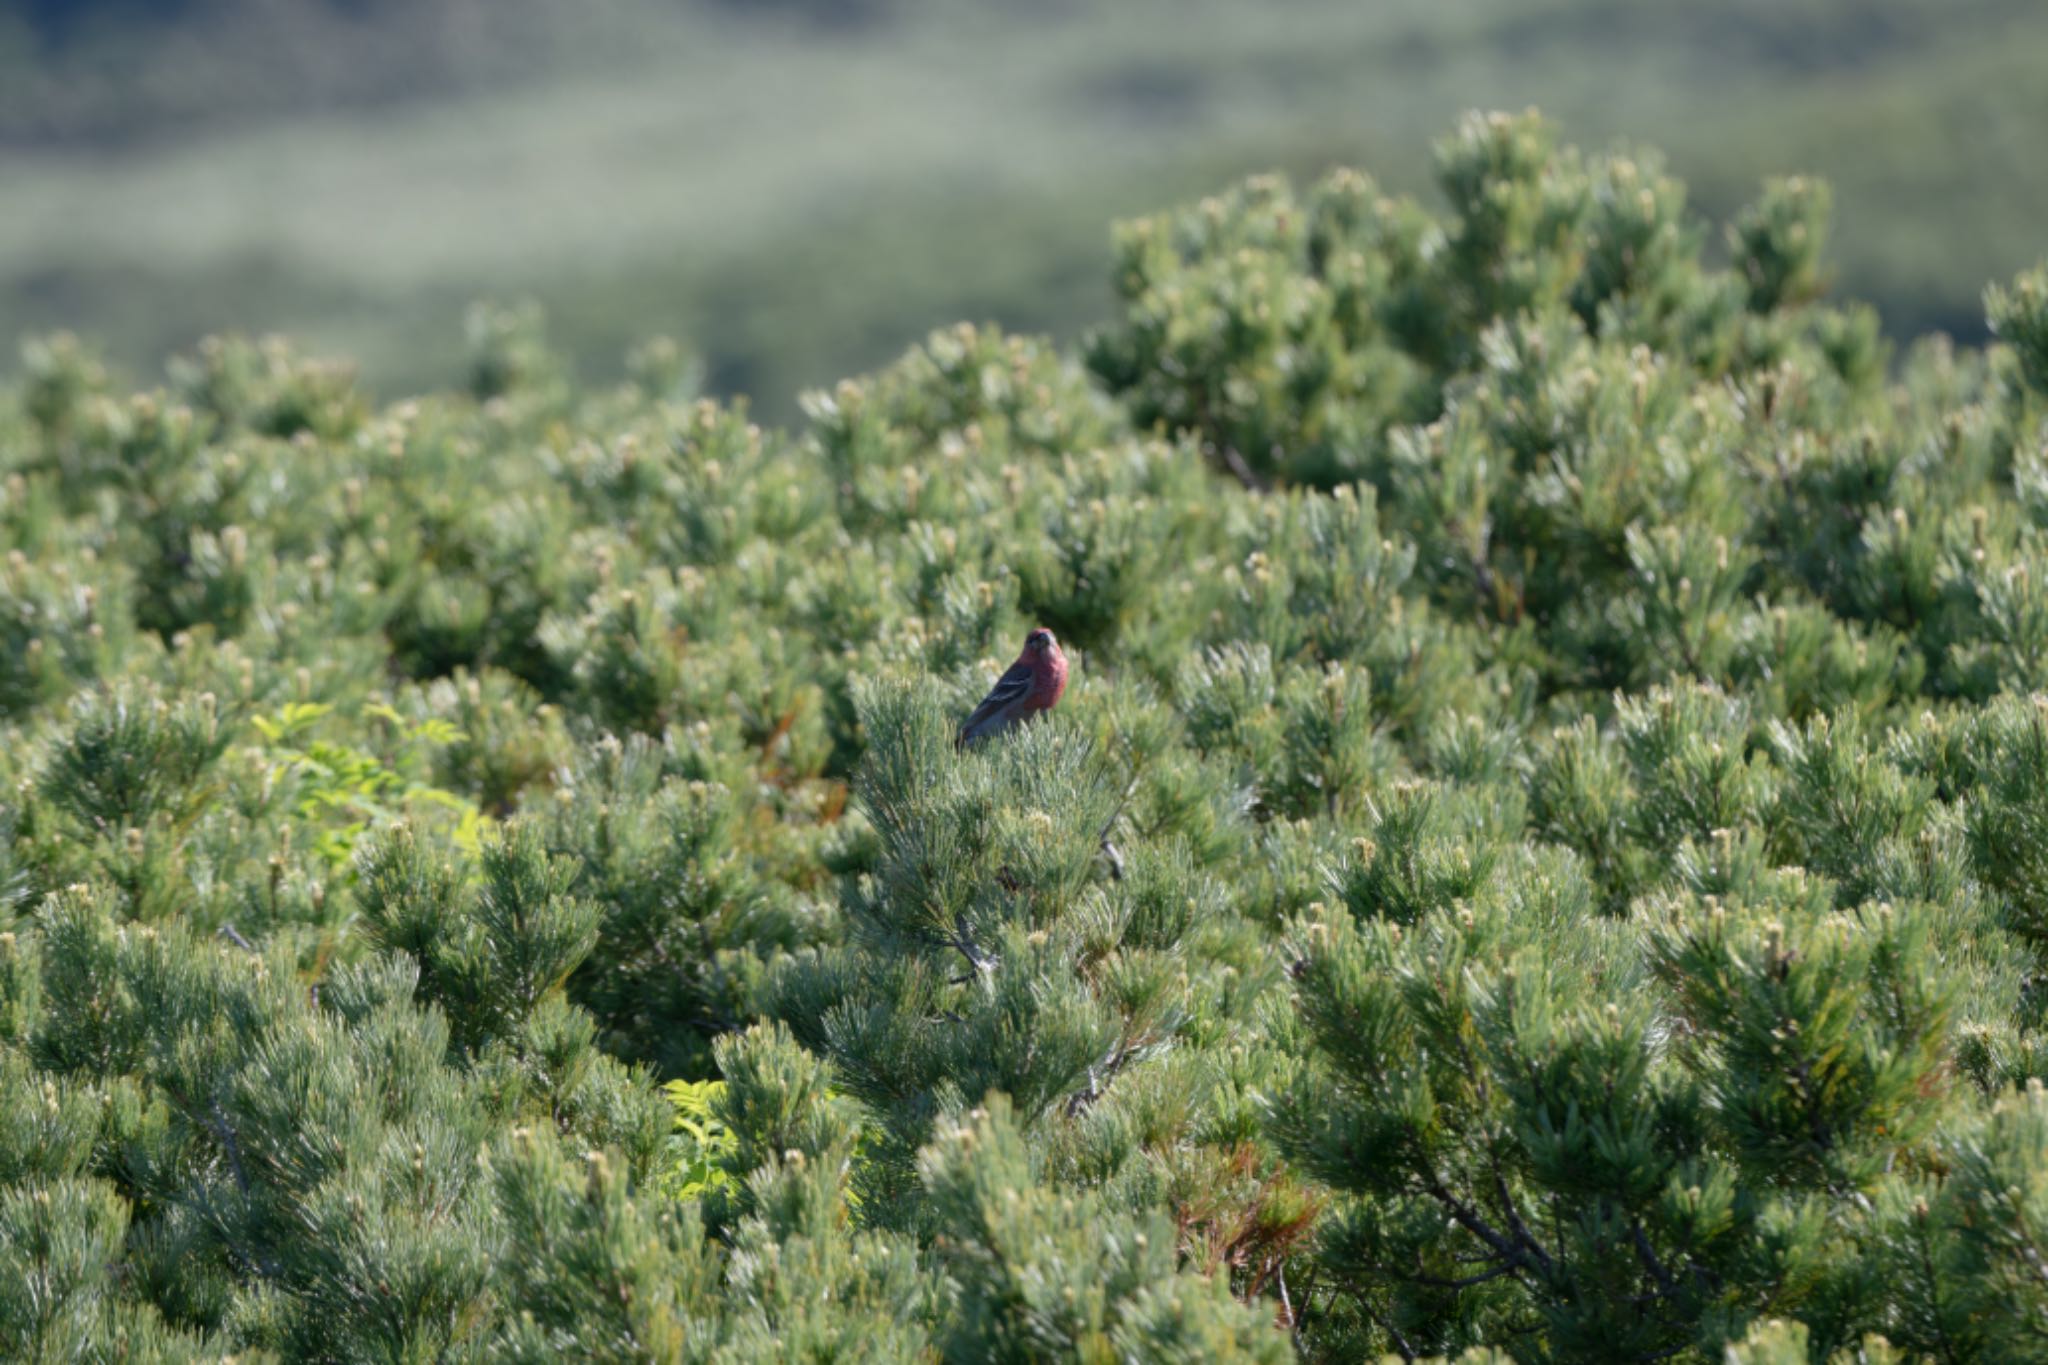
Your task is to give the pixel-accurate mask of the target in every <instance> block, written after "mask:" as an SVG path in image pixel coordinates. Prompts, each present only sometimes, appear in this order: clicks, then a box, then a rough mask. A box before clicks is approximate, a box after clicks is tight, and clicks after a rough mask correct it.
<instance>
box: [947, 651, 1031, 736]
mask: <svg viewBox="0 0 2048 1365" xmlns="http://www.w3.org/2000/svg"><path fill="white" fill-rule="evenodd" d="M1034 680H1035V679H1034V675H1033V674H1032V671H1031V665H1030V664H1022V663H1020V664H1012V665H1010V671H1009V672H1007V673H1005V674H1003V676H1002V677H1000V678H997V679H996V685H995V686H994V687H991V688H990V689H989V690H988V695H987V696H985V697H983V698H982V699H981V705H979V706H977V707H975V708H974V710H973V711H972V712H970V713H969V714H968V717H967V719H966V720H963V721H961V722H960V742H961V743H962V744H965V743H967V742H968V741H969V740H972V739H975V738H977V737H978V736H980V735H981V734H982V732H983V731H985V730H988V729H990V728H995V729H1000V728H1001V723H1002V722H1003V721H1004V720H1006V719H1008V715H1009V713H1010V712H1011V711H1012V710H1014V709H1015V708H1016V706H1017V704H1018V703H1020V702H1022V701H1023V700H1024V698H1026V697H1027V696H1029V695H1031V685H1032V683H1033V681H1034Z"/></svg>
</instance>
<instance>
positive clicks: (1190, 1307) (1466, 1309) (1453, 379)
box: [0, 116, 2048, 1365]
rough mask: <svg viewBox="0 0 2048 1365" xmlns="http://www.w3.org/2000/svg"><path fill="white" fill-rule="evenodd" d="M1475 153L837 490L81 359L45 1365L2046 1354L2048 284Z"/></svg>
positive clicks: (43, 996)
mask: <svg viewBox="0 0 2048 1365" xmlns="http://www.w3.org/2000/svg"><path fill="white" fill-rule="evenodd" d="M1436 166H1437V172H1438V176H1439V183H1440V185H1441V188H1442V191H1443V194H1444V197H1445V201H1446V203H1447V204H1448V205H1449V207H1448V210H1447V211H1445V212H1443V213H1440V214H1439V213H1432V212H1430V211H1429V210H1427V209H1425V208H1423V207H1421V206H1419V205H1418V204H1416V203H1414V202H1411V201H1408V200H1404V199H1398V198H1391V197H1388V196H1386V195H1384V194H1383V193H1382V192H1381V191H1380V190H1378V189H1377V188H1376V187H1375V185H1374V184H1373V183H1372V182H1371V181H1369V180H1368V179H1366V178H1365V177H1364V176H1362V175H1359V174H1356V173H1340V174H1336V175H1332V176H1330V177H1328V178H1326V179H1324V180H1322V181H1320V182H1319V183H1317V184H1315V185H1314V186H1312V187H1310V188H1308V189H1306V190H1304V191H1299V192H1297V191H1296V190H1294V189H1291V188H1290V187H1289V186H1288V185H1286V184H1285V183H1282V182H1280V181H1278V180H1270V179H1269V180H1260V181H1254V182H1251V183H1248V184H1245V185H1243V186H1240V187H1239V188H1237V189H1235V190H1233V191H1230V192H1229V193H1226V194H1222V195H1218V196H1216V197H1214V198H1211V199H1207V200H1203V201H1202V202H1200V203H1197V204H1193V205H1190V206H1188V207H1186V208H1184V209H1182V210H1179V211H1176V212H1173V213H1168V214H1165V215H1162V216H1159V217H1156V218H1152V219H1146V220H1143V221H1139V222H1134V223H1130V224H1127V225H1125V226H1124V227H1122V228H1121V229H1119V232H1118V235H1117V260H1116V269H1115V278H1114V286H1115V290H1116V295H1117V299H1118V307H1117V311H1116V313H1115V314H1114V316H1112V317H1111V318H1110V319H1109V320H1108V321H1107V323H1106V324H1105V325H1104V326H1102V327H1101V328H1100V329H1098V330H1097V331H1096V332H1095V333H1093V334H1092V335H1091V336H1090V338H1089V339H1088V341H1087V343H1086V345H1085V346H1084V347H1083V348H1081V349H1080V350H1079V351H1078V352H1077V353H1075V354H1071V355H1069V354H1063V353H1061V352H1060V351H1058V350H1057V349H1055V348H1053V347H1051V346H1050V345H1048V344H1045V343H1041V342H1036V341H1032V340H1027V339H1023V338H1019V337H1014V336H1005V335H1002V334H999V333H997V332H994V331H992V330H989V329H985V328H982V329H977V328H972V327H960V328H957V329H952V330H947V331H942V332H939V333H936V334H934V335H933V336H932V337H931V338H930V339H929V340H928V341H927V342H926V344H925V345H924V346H922V347H920V348H919V349H917V350H915V351H913V352H911V353H910V354H909V355H907V356H906V357H904V358H903V359H902V360H901V361H900V362H899V363H897V364H896V365H894V366H892V367H890V368H889V369H887V370H885V371H883V372H881V373H879V374H876V375H874V376H871V377H869V378H866V379H862V380H854V381H848V382H846V383H843V384H841V385H839V386H838V387H837V388H835V389H833V390H832V391H830V392H826V393H818V394H814V395H812V396H811V397H810V398H809V400H808V402H807V419H806V421H805V423H804V424H803V425H802V426H801V427H800V428H799V429H797V430H795V431H791V432H780V431H768V430H763V429H761V428H760V427H758V426H757V425H755V424H754V423H752V422H751V421H750V420H749V418H748V415H747V412H746V410H745V409H744V408H743V407H741V406H738V405H725V404H720V403H716V402H711V401H702V400H699V399H698V398H697V397H696V396H695V395H694V394H693V393H692V392H691V391H690V378H689V372H688V369H687V367H686V366H684V365H683V364H682V363H681V362H680V360H679V358H678V355H677V353H676V351H675V348H673V347H670V346H667V345H663V344H655V345H650V346H648V347H645V348H643V349H642V350H641V351H640V352H638V353H637V355H636V359H635V363H634V366H633V375H632V379H631V380H630V382H628V383H626V384H623V385H621V386H619V387H617V388H615V389H610V390H604V391H586V390H582V389H579V388H578V387H577V386H576V385H574V384H573V383H572V382H571V381H570V380H569V379H568V378H567V376H566V373H565V370H564V368H563V366H562V364H561V362H560V360H559V358H558V357H556V356H555V355H554V354H553V353H552V352H550V351H549V349H548V348H547V346H546V345H545V343H544V340H543V338H542V336H541V335H540V333H539V331H538V322H537V320H536V319H535V318H534V317H532V316H531V315H525V314H499V313H490V312H483V313H479V314H478V315H477V316H476V318H475V319H474V323H473V326H472V329H471V335H472V339H473V343H474V347H475V349H474V354H473V356H472V363H471V366H470V371H469V382H468V386H467V389H466V391H460V392H450V393H443V394H437V395H433V396H429V397H424V398H420V399H417V400H414V401H409V402H405V403H401V404H398V405H396V406H392V407H388V408H382V409H378V408H376V407H374V406H373V405H372V404H370V403H369V402H368V401H366V400H365V399H364V398H363V397H362V396H361V395H360V394H359V393H358V392H357V391H356V390H355V388H354V387H353V385H352V383H351V381H350V379H349V377H348V375H347V373H346V372H345V371H343V370H339V369H337V368H334V367H331V366H327V365H323V364H319V363H315V362H311V361H308V360H305V359H302V358H300V357H298V356H296V355H294V354H293V353H292V352H290V351H289V350H287V349H285V348H283V347H281V346H269V345H265V346H256V345H250V344H247V343H244V342H240V341H234V340H224V341H218V342H213V343H209V344H208V345H206V346H204V347H202V348H200V349H199V350H198V351H197V352H196V353H195V354H193V355H191V356H188V357H185V358H183V359H181V360H179V361H178V362H177V363H176V364H174V366H173V367H172V370H171V376H170V383H169V385H168V386H167V387H165V388H164V389H162V390H159V391H155V392H150V393H144V394H136V395H132V396H127V397H123V396H119V395H118V394H116V393H115V392H113V391H111V390H110V387H109V383H108V380H107V378H106V376H105V374H104V372H103V370H102V369H101V367H100V366H99V364H98V363H97V362H96V360H95V359H94V357H93V355H92V353H91V352H90V351H89V350H88V349H86V348H83V347H81V346H80V345H79V344H77V343H75V342H72V341H68V340H65V339H53V340H48V341H43V342H38V343H35V344H33V345H32V346H31V347H30V348H29V349H28V351H27V354H26V366H27V372H28V377H27V379H26V381H25V382H24V383H23V384H22V385H21V386H20V387H19V389H18V390H17V391H15V392H13V393H12V394H10V395H9V396H8V397H7V398H6V399H5V400H4V401H0V480H4V481H0V540H4V548H5V556H4V562H0V646H4V649H0V918H4V920H5V924H4V925H0V929H4V933H0V1087H4V1094H0V1263H4V1264H0V1269H4V1273H0V1354H4V1355H5V1356H6V1357H7V1358H9V1359H33V1360H68V1359H78V1358H107V1359H112V1358H122V1359H150V1360H156V1359H211V1358H219V1357H221V1356H224V1355H227V1354H233V1355H235V1356H236V1358H237V1359H243V1360H246V1359H253V1358H265V1357H277V1358H287V1359H302V1358H303V1359H320V1360H336V1361H357V1360H363V1361H368V1360H408V1361H424V1360H454V1359H478V1358H489V1359H507V1360H555V1359H594V1360H647V1361H681V1360H703V1361H754V1360H758V1361H771V1360H772V1361H782V1360H821V1361H822V1360H877V1361H879V1360H933V1359H943V1360H957V1361H985V1360H1027V1359H1074V1360H1086V1361H1108V1360H1128V1361H1197V1360H1199V1361H1212V1360H1237V1359H1244V1360H1258V1361H1278V1360H1283V1359H1289V1358H1294V1357H1297V1356H1298V1357H1300V1358H1305V1359H1313V1360H1331V1361H1346V1360H1356V1359H1372V1358H1376V1357H1379V1356H1382V1355H1389V1356H1398V1357H1403V1358H1409V1359H1413V1358H1418V1357H1429V1356H1444V1357H1459V1356H1465V1357H1466V1358H1468V1359H1471V1360H1487V1359H1515V1360H1528V1361H1542V1360H1589V1359H1601V1360H1643V1361H1647V1360H1661V1359H1673V1358H1676V1359H1693V1360H1718V1359H1729V1360H1735V1361H1744V1362H1752V1363H1753V1365H1765V1363H1766V1362H1778V1361H1803V1360H1836V1359H1840V1360H1857V1361H1860V1360H1870V1361H1891V1360H1909V1359H1911V1360H1917V1359H1923V1358H1924V1359H1935V1360H1941V1361H2014V1360H2037V1359H2048V1328H2044V1327H2043V1324H2044V1323H2048V1284H2044V1281H2043V1279H2042V1277H2041V1274H2040V1265H2041V1263H2042V1257H2043V1255H2044V1254H2048V1092H2044V1089H2043V1084H2042V1083H2043V1080H2044V1079H2048V1039H2044V1035H2043V1026H2044V1010H2048V995H2044V993H2043V991H2042V989H2041V981H2042V980H2043V979H2044V978H2043V968H2044V962H2043V958H2044V955H2048V852H2044V850H2048V275H2044V274H2043V273H2038V272H2037V273H2033V274H2028V275H2023V276H2021V277H2020V278H2019V279H2017V280H2016V281H2013V282H2011V283H2009V284H2006V285H2001V286H1999V287H1996V288H1993V289H1992V290H1990V291H1989V292H1988V294H1987V311H1988V313H1989V322H1990V325H1991V327H1992V328H1993V330H1994V331H1995V332H1996V333H1997V335H1998V336H1999V337H2000V338H2001V340H2000V341H1999V342H1998V343H1997V344H1995V345H1993V346H1992V347H1990V348H1988V349H1986V350H1983V351H1974V350H1959V349H1956V348H1954V347H1952V346H1950V345H1949V344H1947V343H1945V342H1939V341H1931V342H1927V343H1923V344H1920V345H1917V346H1915V347H1914V348H1912V349H1911V351H1910V352H1909V353H1908V354H1906V355H1905V356H1904V357H1902V358H1901V357H1894V356H1893V355H1892V354H1891V351H1890V348H1889V346H1888V345H1887V344H1886V343H1885V342H1884V341H1883V340H1882V339H1881V337H1880V333H1879V331H1878V328H1877V324H1876V319H1875V316H1874V314H1873V313H1872V312H1871V310H1870V309H1868V308H1867V307H1862V306H1855V305H1851V306H1846V307H1843V306H1835V305H1831V304H1829V303H1826V302H1824V301H1823V296H1822V284H1823V281H1824V279H1825V263H1824V256H1823V245H1824V242H1825V238H1826V233H1827V228H1828V220H1827V211H1828V204H1829V197H1828V194H1827V192H1826V190H1825V188H1824V187H1822V186H1821V185H1819V184H1817V183H1815V182H1811V181H1802V180H1787V181H1782V182H1776V183H1773V184H1771V185H1769V186H1767V187H1766V189H1765V190H1764V192H1763V193H1762V195H1761V197H1760V198H1758V199H1757V201H1756V202H1755V203H1754V204H1753V205H1752V206H1751V207H1750V208H1748V209H1746V210H1745V211H1743V212H1742V213H1741V214H1739V215H1738V216H1736V217H1735V218H1734V220H1733V221H1732V222H1731V223H1730V224H1729V226H1728V227H1727V229H1726V231H1725V234H1724V237H1723V242H1724V244H1725V251H1724V253H1723V254H1722V256H1720V257H1717V258H1716V259H1725V261H1726V264H1725V265H1706V264H1703V263H1702V255H1701V253H1702V248H1703V245H1704V243H1705V239H1706V238H1707V236H1708V233H1707V230H1706V228H1705V226H1704V225H1703V224H1701V223H1700V222H1698V221H1696V220H1695V219H1694V218H1692V217H1691V216H1689V215H1688V213H1687V211H1686V208H1685V196H1684V191H1683V189H1682V187H1681V186H1679V185H1678V184H1677V183H1675V182H1674V181H1673V180H1671V179H1670V178H1668V177H1667V176H1666V175H1665V174H1664V173H1663V171H1662V170H1661V169H1660V165H1659V162H1658V161H1657V159H1656V158H1655V157H1654V156H1651V155H1648V154H1635V155H1624V154H1614V155H1608V156H1588V155H1582V154H1580V153H1579V152H1577V151H1575V150H1572V149H1570V148H1564V147H1559V146H1557V145H1556V143H1555V141H1554V138H1553V136H1552V133H1551V131H1550V130H1549V128H1548V127H1547V126H1546V125H1544V124H1543V123H1541V122H1540V121H1539V120H1537V119H1535V118H1534V117H1520V118H1509V117H1502V116H1493V117H1477V116H1475V117H1473V118H1470V119H1468V120H1467V121H1466V122H1464V123H1463V124H1461V125H1460V126H1459V128H1458V129H1457V130H1456V131H1455V132H1454V133H1453V134H1452V135H1451V136H1449V137H1448V138H1446V139H1445V140H1444V141H1443V142H1442V143H1440V144H1439V146H1438V148H1437V152H1436ZM1032 624H1045V625H1049V626H1051V627H1052V628H1053V629H1055V630H1056V631H1057V632H1059V635H1060V638H1061V640H1062V641H1063V642H1064V643H1065V646H1066V648H1067V650H1068V652H1069V655H1070V658H1071V660H1072V663H1073V676H1072V681H1071V684H1070V686H1069V689H1068V692H1067V695H1066V698H1065V700H1064V701H1063V703H1062V704H1061V706H1060V708H1059V709H1058V710H1057V711H1056V712H1054V713H1053V714H1052V716H1051V717H1050V718H1049V719H1048V720H1046V721H1044V722H1042V723H1039V724H1036V725H1032V726H1027V727H1023V728H1022V729H1020V730H1019V731H1017V732H1015V733H1013V734H1011V735H1009V736H1007V737H1004V738H1002V739H1000V740H999V741H997V742H995V743H991V744H987V745H984V746H981V747H980V748H977V749H975V750H971V751H968V752H964V753H963V752H959V751H957V750H956V749H955V747H954V745H953V726H954V725H955V723H956V722H957V720H958V718H959V716H960V715H962V714H964V712H965V711H966V709H967V707H968V706H969V705H970V704H971V703H972V702H973V700H974V699H975V698H976V697H978V696H980V695H981V692H982V690H983V689H984V688H985V687H986V686H987V684H988V682H989V680H990V678H991V677H992V675H993V673H994V671H995V670H996V669H997V668H998V667H1000V664H1001V662H1002V661H1003V659H1004V658H1005V657H1006V656H1007V655H1008V654H1009V652H1010V651H1011V650H1012V649H1014V648H1015V646H1016V643H1017V641H1018V640H1019V639H1021V637H1022V635H1023V632H1024V630H1025V628H1026V627H1027V626H1029V625H1032ZM1105 836H1107V837H1108V839H1109V840H1110V841H1112V842H1113V845H1114V848H1115V853H1114V855H1113V856H1112V855H1110V854H1109V853H1108V852H1107V851H1106V849H1105V845H1104V840H1105ZM1468 1353H1469V1354H1468Z"/></svg>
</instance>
